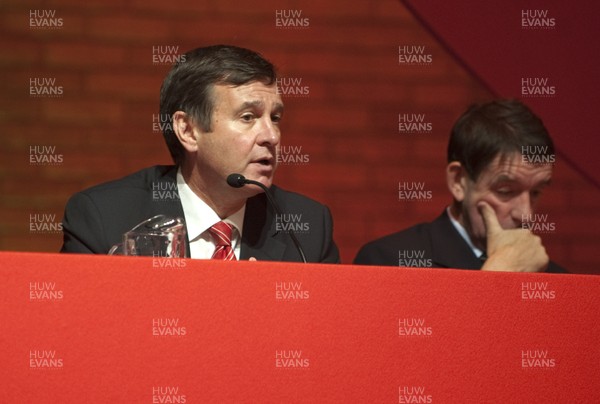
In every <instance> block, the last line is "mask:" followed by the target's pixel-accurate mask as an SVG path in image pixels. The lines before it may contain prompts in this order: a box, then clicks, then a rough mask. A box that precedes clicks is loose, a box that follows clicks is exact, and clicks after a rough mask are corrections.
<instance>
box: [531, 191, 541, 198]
mask: <svg viewBox="0 0 600 404" xmlns="http://www.w3.org/2000/svg"><path fill="white" fill-rule="evenodd" d="M542 192H543V191H542V190H541V189H536V190H534V191H531V198H532V199H534V200H535V199H538V198H539V197H540V196H541V195H542Z"/></svg>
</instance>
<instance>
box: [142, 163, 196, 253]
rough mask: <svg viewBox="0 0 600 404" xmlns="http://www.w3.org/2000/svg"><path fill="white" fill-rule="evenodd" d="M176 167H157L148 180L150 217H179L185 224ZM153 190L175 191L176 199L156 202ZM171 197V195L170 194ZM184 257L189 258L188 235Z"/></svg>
mask: <svg viewBox="0 0 600 404" xmlns="http://www.w3.org/2000/svg"><path fill="white" fill-rule="evenodd" d="M177 168H178V167H177V166H158V167H156V171H155V172H154V176H151V178H149V180H150V182H151V183H150V184H147V187H148V189H149V190H150V198H152V208H151V211H152V216H155V215H160V214H163V215H166V216H170V217H173V218H175V217H180V218H182V219H183V221H184V222H185V214H184V213H183V206H182V205H181V199H179V192H178V191H177ZM160 184H166V185H165V186H164V187H160ZM154 189H163V190H164V189H166V190H175V192H176V194H177V197H170V198H168V199H165V200H156V199H155V198H154V193H153V190H154ZM170 195H171V196H172V195H173V194H170ZM185 247H186V248H185V256H186V257H189V256H190V240H189V235H188V234H187V226H186V234H185Z"/></svg>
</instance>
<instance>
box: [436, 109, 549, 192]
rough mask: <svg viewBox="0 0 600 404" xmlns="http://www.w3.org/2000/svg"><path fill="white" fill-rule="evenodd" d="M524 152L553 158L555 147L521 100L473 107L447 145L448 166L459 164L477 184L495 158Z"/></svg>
mask: <svg viewBox="0 0 600 404" xmlns="http://www.w3.org/2000/svg"><path fill="white" fill-rule="evenodd" d="M523 150H535V153H537V154H539V155H540V156H543V157H552V158H553V156H554V144H553V142H552V139H551V138H550V135H549V134H548V131H547V130H546V128H545V127H544V124H543V122H542V120H541V119H540V118H538V117H537V116H536V115H535V114H534V113H533V112H532V111H531V110H530V109H529V108H528V107H527V106H526V105H525V104H523V103H522V102H520V101H518V100H512V99H510V100H495V101H491V102H488V103H484V104H475V105H472V106H471V107H469V109H468V110H467V111H466V112H465V113H464V114H463V115H462V116H461V117H460V118H459V119H458V121H456V123H455V124H454V127H453V128H452V132H451V133H450V142H449V143H448V163H450V162H452V161H458V162H460V163H461V165H462V166H463V167H464V168H465V170H466V172H467V174H468V175H469V178H470V179H471V180H473V181H477V178H478V177H479V174H481V172H482V171H483V170H484V169H485V168H486V167H487V166H488V165H489V164H490V163H491V162H492V161H493V160H494V159H495V158H496V156H500V158H501V160H502V159H505V158H507V157H509V156H511V155H513V154H514V153H515V152H516V153H519V154H521V153H522V151H523ZM547 160H548V159H545V161H547ZM541 161H544V159H541Z"/></svg>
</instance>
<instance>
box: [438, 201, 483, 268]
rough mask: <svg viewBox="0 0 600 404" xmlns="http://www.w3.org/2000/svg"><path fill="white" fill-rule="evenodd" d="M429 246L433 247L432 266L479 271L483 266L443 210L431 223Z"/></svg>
mask: <svg viewBox="0 0 600 404" xmlns="http://www.w3.org/2000/svg"><path fill="white" fill-rule="evenodd" d="M431 245H432V246H434V249H433V258H432V259H433V264H434V266H439V267H445V268H464V269H480V268H481V266H482V265H483V262H482V261H481V260H480V259H479V258H478V257H476V256H475V254H474V253H473V250H471V247H469V245H468V244H467V242H466V241H465V240H464V239H463V238H462V236H461V235H460V233H459V232H458V231H456V229H455V228H454V226H453V225H452V222H451V221H450V218H449V217H448V213H447V212H446V211H445V210H444V212H443V213H442V215H440V216H439V217H438V218H437V219H436V220H434V221H433V222H432V223H431Z"/></svg>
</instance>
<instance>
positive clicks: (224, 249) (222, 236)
mask: <svg viewBox="0 0 600 404" xmlns="http://www.w3.org/2000/svg"><path fill="white" fill-rule="evenodd" d="M208 231H209V232H210V235H211V236H212V238H213V240H214V242H215V245H216V247H215V252H214V253H213V255H212V259H214V260H225V261H235V260H237V258H236V257H235V253H234V252H233V248H231V232H232V226H231V225H230V224H229V223H225V222H218V223H215V224H214V225H213V226H212V227H211V228H210V229H208Z"/></svg>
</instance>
